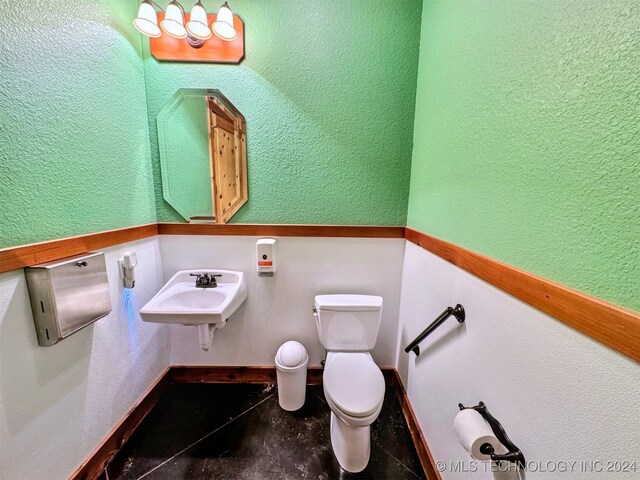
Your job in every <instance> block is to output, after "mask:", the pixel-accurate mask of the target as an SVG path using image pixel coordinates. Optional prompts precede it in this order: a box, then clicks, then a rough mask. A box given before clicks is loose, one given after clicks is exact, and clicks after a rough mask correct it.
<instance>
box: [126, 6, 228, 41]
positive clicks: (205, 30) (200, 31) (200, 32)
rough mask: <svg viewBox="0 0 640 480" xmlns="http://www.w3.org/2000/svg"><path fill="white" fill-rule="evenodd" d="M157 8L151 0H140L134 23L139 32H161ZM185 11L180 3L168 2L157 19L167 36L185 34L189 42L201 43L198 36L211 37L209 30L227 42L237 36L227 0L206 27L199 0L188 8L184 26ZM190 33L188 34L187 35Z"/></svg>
mask: <svg viewBox="0 0 640 480" xmlns="http://www.w3.org/2000/svg"><path fill="white" fill-rule="evenodd" d="M156 8H158V9H159V10H162V8H160V6H158V4H157V3H155V2H154V1H153V0H143V1H142V3H141V4H140V8H139V9H138V16H137V17H136V19H135V20H134V21H133V24H134V25H135V27H136V28H137V29H138V31H139V32H140V33H142V34H143V35H146V36H147V37H151V38H158V37H160V35H161V34H162V32H161V30H160V28H159V27H158V15H157V14H156V10H155V9H156ZM184 17H185V12H184V8H182V5H180V3H179V2H178V1H177V0H173V1H172V2H171V3H169V5H168V6H167V10H166V12H165V13H164V19H163V20H162V21H161V22H160V27H162V30H164V32H165V33H166V34H167V35H169V36H170V37H173V38H177V39H183V38H186V39H187V40H192V41H189V44H190V45H191V46H202V42H198V40H208V39H210V38H211V36H212V34H211V30H213V33H215V34H216V36H217V37H218V38H220V39H221V40H224V41H226V42H230V41H232V40H234V39H235V38H236V35H237V33H236V29H235V28H234V26H233V12H232V11H231V8H229V4H228V3H227V2H224V3H223V4H222V6H221V7H220V10H218V15H216V21H215V22H213V23H212V24H211V29H209V25H208V23H209V22H208V19H207V11H206V10H205V8H204V5H202V2H201V0H198V1H197V2H196V4H195V5H194V6H193V8H192V9H191V15H190V16H189V21H188V22H187V25H186V28H185V24H184ZM190 37H191V38H190Z"/></svg>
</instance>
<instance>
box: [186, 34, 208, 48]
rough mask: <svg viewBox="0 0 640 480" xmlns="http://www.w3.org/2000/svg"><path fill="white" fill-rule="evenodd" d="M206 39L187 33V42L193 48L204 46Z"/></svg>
mask: <svg viewBox="0 0 640 480" xmlns="http://www.w3.org/2000/svg"><path fill="white" fill-rule="evenodd" d="M204 42H206V40H202V39H200V38H196V37H192V36H191V35H187V43H188V44H189V46H190V47H191V48H202V46H203V45H204Z"/></svg>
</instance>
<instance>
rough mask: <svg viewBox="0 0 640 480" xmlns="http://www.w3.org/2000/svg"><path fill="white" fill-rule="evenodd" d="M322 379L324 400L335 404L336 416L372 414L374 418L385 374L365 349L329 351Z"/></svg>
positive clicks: (381, 399) (355, 416)
mask: <svg viewBox="0 0 640 480" xmlns="http://www.w3.org/2000/svg"><path fill="white" fill-rule="evenodd" d="M323 383H324V392H325V396H326V397H327V401H328V403H329V404H330V405H333V406H335V407H336V409H337V410H338V411H337V412H336V414H338V416H339V417H343V416H345V417H347V418H349V417H350V418H353V419H354V420H355V419H361V420H365V418H368V417H372V416H373V417H374V418H373V419H372V420H371V422H373V421H374V420H375V418H376V417H377V416H378V414H379V413H380V409H381V408H382V403H383V401H384V392H385V384H384V377H383V376H382V372H381V371H380V368H378V366H377V365H376V364H375V362H374V361H373V358H371V355H369V354H368V353H360V352H349V353H347V352H334V353H332V352H330V353H329V356H328V357H327V361H326V364H325V369H324V374H323ZM340 413H342V414H343V415H340ZM374 414H375V415H374Z"/></svg>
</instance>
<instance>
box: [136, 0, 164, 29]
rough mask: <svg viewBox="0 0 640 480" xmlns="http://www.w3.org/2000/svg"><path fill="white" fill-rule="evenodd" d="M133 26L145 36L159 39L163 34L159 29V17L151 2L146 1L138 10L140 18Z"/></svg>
mask: <svg viewBox="0 0 640 480" xmlns="http://www.w3.org/2000/svg"><path fill="white" fill-rule="evenodd" d="M133 25H134V26H135V27H136V29H137V30H138V31H139V32H140V33H141V34H143V35H146V36H147V37H153V38H157V37H159V36H160V35H161V34H162V32H161V31H160V28H159V27H158V15H157V14H156V11H155V9H154V8H153V5H151V2H149V1H147V0H144V1H143V2H142V3H141V4H140V8H139V9H138V16H137V17H136V19H135V20H134V21H133Z"/></svg>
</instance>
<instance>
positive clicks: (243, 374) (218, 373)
mask: <svg viewBox="0 0 640 480" xmlns="http://www.w3.org/2000/svg"><path fill="white" fill-rule="evenodd" d="M171 377H172V379H173V381H174V382H175V383H276V367H235V366H211V367H197V366H189V365H186V366H183V365H174V366H172V367H171ZM307 384H308V385H321V384H322V368H321V367H310V368H309V369H308V370H307Z"/></svg>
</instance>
